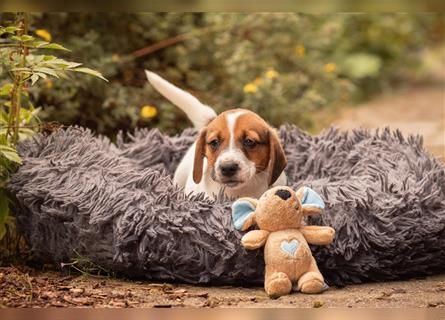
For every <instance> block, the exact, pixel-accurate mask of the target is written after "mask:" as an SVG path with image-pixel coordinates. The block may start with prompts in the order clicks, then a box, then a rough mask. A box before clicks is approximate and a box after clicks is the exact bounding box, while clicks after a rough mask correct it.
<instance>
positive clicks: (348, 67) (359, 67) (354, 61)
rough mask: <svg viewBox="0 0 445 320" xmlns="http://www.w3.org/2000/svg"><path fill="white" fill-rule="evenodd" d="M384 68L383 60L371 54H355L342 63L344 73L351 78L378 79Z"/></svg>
mask: <svg viewBox="0 0 445 320" xmlns="http://www.w3.org/2000/svg"><path fill="white" fill-rule="evenodd" d="M381 67H382V59H381V58H380V57H379V56H377V55H373V54H369V53H354V54H351V55H349V56H347V57H346V58H345V59H344V60H343V62H342V71H343V72H344V73H346V74H347V75H348V76H350V77H351V78H355V79H362V78H366V77H376V76H378V74H379V71H380V68H381Z"/></svg>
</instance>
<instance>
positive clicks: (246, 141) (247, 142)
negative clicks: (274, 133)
mask: <svg viewBox="0 0 445 320" xmlns="http://www.w3.org/2000/svg"><path fill="white" fill-rule="evenodd" d="M243 145H244V147H245V148H246V149H253V148H255V146H256V142H255V141H254V140H252V139H249V138H246V139H244V141H243Z"/></svg>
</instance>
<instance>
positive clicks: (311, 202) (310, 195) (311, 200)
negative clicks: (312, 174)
mask: <svg viewBox="0 0 445 320" xmlns="http://www.w3.org/2000/svg"><path fill="white" fill-rule="evenodd" d="M301 204H302V206H303V208H305V207H312V208H318V209H324V201H323V199H322V198H321V197H320V195H319V194H318V193H317V192H315V191H314V190H312V189H311V188H308V187H304V190H303V199H301Z"/></svg>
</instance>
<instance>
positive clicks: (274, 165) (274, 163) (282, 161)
mask: <svg viewBox="0 0 445 320" xmlns="http://www.w3.org/2000/svg"><path fill="white" fill-rule="evenodd" d="M269 148H270V150H269V166H268V171H269V186H271V185H273V184H274V182H275V181H277V179H278V177H279V176H280V175H281V172H283V170H284V168H286V164H287V161H286V156H285V155H284V151H283V148H282V147H281V143H280V141H279V139H278V136H277V134H276V132H275V130H274V129H272V128H271V129H269Z"/></svg>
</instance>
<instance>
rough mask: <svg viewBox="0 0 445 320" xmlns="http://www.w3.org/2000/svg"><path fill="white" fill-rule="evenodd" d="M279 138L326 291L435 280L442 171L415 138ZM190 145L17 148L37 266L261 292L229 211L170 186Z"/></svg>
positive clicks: (73, 142)
mask: <svg viewBox="0 0 445 320" xmlns="http://www.w3.org/2000/svg"><path fill="white" fill-rule="evenodd" d="M280 136H281V140H282V142H283V146H284V148H285V152H286V155H287V158H288V166H287V169H286V172H287V175H288V177H289V180H290V181H289V185H290V186H291V187H292V188H293V189H294V190H296V189H297V188H298V187H300V186H302V185H306V186H309V187H311V188H312V189H314V190H315V191H316V192H318V193H319V194H320V195H321V196H322V198H323V200H324V202H325V205H326V209H325V210H324V212H323V214H322V215H321V216H320V217H314V218H312V217H311V218H310V221H309V223H310V224H314V225H328V226H331V227H333V228H334V229H335V230H336V233H337V234H336V237H335V239H334V242H333V243H332V244H330V245H328V246H315V247H313V248H312V251H313V253H314V256H315V258H316V260H317V263H318V266H319V268H320V270H321V272H322V273H323V274H324V276H325V280H326V282H327V283H328V284H331V285H332V284H335V285H342V284H347V283H359V282H364V281H377V280H392V279H401V278H406V277H414V276H422V275H428V274H433V273H438V272H444V271H445V250H444V248H445V173H444V166H443V164H442V163H440V162H439V161H438V160H435V159H434V158H433V157H432V156H430V155H429V154H428V153H427V152H426V151H425V150H424V149H423V147H422V141H421V138H419V137H409V138H408V139H405V138H403V137H402V135H401V133H400V132H399V131H396V132H393V133H391V132H390V131H389V130H388V129H385V130H383V131H382V132H376V133H371V132H369V131H365V130H354V131H353V132H352V133H349V134H347V133H343V132H340V131H337V130H335V129H329V130H326V131H325V132H323V133H321V134H320V135H318V136H315V137H312V136H309V135H307V134H305V133H303V132H301V131H300V130H298V129H297V128H295V127H282V128H281V129H280ZM195 137H196V133H195V132H194V131H192V130H187V131H185V132H184V133H183V134H182V135H180V136H177V137H168V136H165V135H162V134H161V133H159V132H158V131H157V130H151V131H149V130H140V131H137V132H136V133H135V134H134V135H132V136H129V137H123V136H121V137H119V138H118V141H117V144H116V145H114V144H111V143H110V141H109V140H108V139H106V138H103V137H94V136H93V134H92V133H91V132H90V131H89V130H86V129H82V128H68V129H66V130H60V131H58V132H56V133H53V134H52V135H49V136H42V135H36V136H35V137H34V138H33V139H32V140H28V141H24V142H23V143H21V144H20V146H19V152H20V154H21V156H22V157H23V165H22V166H21V167H20V169H19V170H18V172H17V173H16V174H14V175H13V177H12V179H11V182H10V184H9V188H10V190H11V191H13V192H14V193H15V194H16V196H17V200H18V205H19V207H18V208H17V222H18V226H19V228H20V230H21V232H23V234H24V235H25V236H26V238H27V240H28V241H29V243H30V245H31V247H32V249H33V250H34V252H35V254H36V256H37V257H39V258H40V259H41V260H44V261H53V262H56V263H59V262H67V261H69V260H70V258H72V257H75V256H76V254H77V253H78V254H81V255H85V256H87V257H89V258H90V259H91V260H92V261H93V262H95V263H98V264H100V265H102V266H104V267H108V268H111V269H113V270H115V271H118V272H122V273H124V274H125V275H127V276H131V277H145V278H148V279H156V280H177V281H184V282H189V283H209V282H212V283H225V284H227V283H238V284H247V283H262V281H263V272H264V269H263V268H264V263H263V257H262V252H261V250H253V251H246V250H245V249H244V248H243V247H242V246H241V245H240V239H241V234H240V233H239V232H238V231H237V230H235V228H234V226H233V223H232V219H231V212H230V204H231V202H230V201H227V200H224V199H221V200H218V202H216V203H214V202H212V201H208V200H206V199H203V197H202V196H193V197H191V196H185V195H184V194H183V193H182V192H181V190H178V189H177V188H176V187H175V186H173V185H172V180H171V175H172V174H173V171H174V168H175V166H176V165H177V163H178V161H179V160H180V158H181V157H182V155H183V153H184V152H185V151H186V149H187V147H188V146H189V145H190V144H191V143H192V142H193V141H194V139H195ZM124 138H125V139H124ZM124 140H125V141H124ZM75 251H76V252H77V253H76V252H75Z"/></svg>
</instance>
